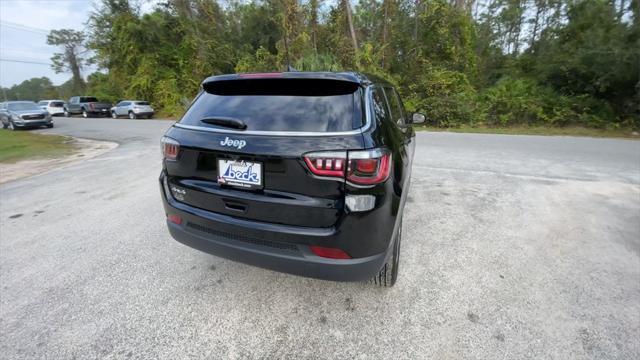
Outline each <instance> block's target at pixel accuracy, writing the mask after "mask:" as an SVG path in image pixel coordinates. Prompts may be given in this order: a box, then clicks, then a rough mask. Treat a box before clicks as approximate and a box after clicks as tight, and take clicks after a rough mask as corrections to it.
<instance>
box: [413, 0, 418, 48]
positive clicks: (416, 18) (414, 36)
mask: <svg viewBox="0 0 640 360" xmlns="http://www.w3.org/2000/svg"><path fill="white" fill-rule="evenodd" d="M414 11H415V16H414V19H413V20H414V21H413V41H417V40H418V22H419V21H420V0H416V1H415V10H414Z"/></svg>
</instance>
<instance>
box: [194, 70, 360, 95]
mask: <svg viewBox="0 0 640 360" xmlns="http://www.w3.org/2000/svg"><path fill="white" fill-rule="evenodd" d="M290 74H295V75H300V74H304V73H259V74H239V75H233V76H231V75H223V76H214V77H211V78H208V79H207V80H205V81H204V82H203V83H202V88H203V90H204V91H206V92H207V93H209V94H214V95H227V96H229V95H283V96H287V95H288V96H331V95H346V94H352V93H354V92H356V90H358V88H359V87H360V85H361V83H360V82H358V81H353V79H349V78H347V77H341V76H318V74H314V75H315V76H308V75H307V76H291V75H290ZM334 75H337V74H334Z"/></svg>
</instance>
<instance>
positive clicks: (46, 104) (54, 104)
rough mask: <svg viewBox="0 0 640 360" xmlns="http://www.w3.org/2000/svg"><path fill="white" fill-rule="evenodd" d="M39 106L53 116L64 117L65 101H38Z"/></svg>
mask: <svg viewBox="0 0 640 360" xmlns="http://www.w3.org/2000/svg"><path fill="white" fill-rule="evenodd" d="M38 106H40V108H41V109H42V110H46V111H47V112H48V113H49V114H51V115H64V101H63V100H40V101H38Z"/></svg>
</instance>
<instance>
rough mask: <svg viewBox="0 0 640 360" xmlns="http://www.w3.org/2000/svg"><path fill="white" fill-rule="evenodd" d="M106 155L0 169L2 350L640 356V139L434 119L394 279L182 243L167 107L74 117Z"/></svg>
mask: <svg viewBox="0 0 640 360" xmlns="http://www.w3.org/2000/svg"><path fill="white" fill-rule="evenodd" d="M56 120H57V121H56V127H55V128H54V129H51V130H42V131H43V132H55V133H62V134H67V135H73V136H79V137H84V138H94V139H101V140H109V141H115V142H118V143H119V144H120V146H119V147H118V148H116V149H114V150H112V151H110V152H109V153H107V154H104V155H102V156H99V157H96V158H93V159H89V160H87V161H84V162H82V163H78V164H75V165H71V166H68V167H65V168H63V169H60V170H54V171H52V172H49V173H46V174H43V175H38V176H34V177H30V178H27V179H23V180H19V181H14V182H9V183H6V184H2V185H0V286H1V293H0V294H1V297H0V357H2V358H6V359H18V358H52V359H62V358H118V359H120V358H158V359H180V358H198V359H201V358H265V359H266V358H268V359H272V358H298V359H306V358H310V359H325V358H326V359H329V358H331V359H333V358H343V359H352V358H358V359H360V358H362V359H365V358H370V359H405V358H406V359H416V358H447V359H449V358H468V359H496V358H508V359H511V358H519V359H520V358H531V359H541V358H549V359H637V358H640V340H638V339H640V142H639V141H630V140H610V139H591V138H572V137H536V136H508V135H479V134H453V133H426V132H420V133H419V134H418V139H417V141H418V147H417V151H416V158H415V164H414V169H413V179H412V189H411V194H410V199H409V201H408V203H407V209H406V212H405V218H404V220H405V223H404V230H403V235H404V239H403V248H402V258H401V274H400V278H399V281H398V283H397V285H396V287H394V288H392V289H377V288H374V287H372V286H370V285H369V284H362V283H334V282H328V281H321V280H312V279H306V278H301V277H295V276H291V275H286V274H280V273H275V272H271V271H267V270H263V269H258V268H253V267H250V266H246V265H242V264H238V263H234V262H231V261H227V260H223V259H220V258H216V257H213V256H210V255H207V254H204V253H200V252H198V251H196V250H193V249H190V248H188V247H185V246H183V245H181V244H179V243H177V242H176V241H174V240H172V239H171V237H170V236H169V234H168V232H167V230H166V226H165V224H164V213H163V210H162V206H161V201H160V194H159V189H158V184H157V176H158V174H159V171H160V151H159V138H160V136H161V135H162V133H163V132H164V130H165V129H166V128H167V127H168V126H170V125H171V122H167V121H147V120H140V121H129V120H111V119H88V120H85V119H77V118H74V119H65V118H57V119H56Z"/></svg>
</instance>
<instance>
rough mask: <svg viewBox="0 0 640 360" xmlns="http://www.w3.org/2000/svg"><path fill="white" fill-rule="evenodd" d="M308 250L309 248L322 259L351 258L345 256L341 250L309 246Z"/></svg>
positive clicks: (347, 255)
mask: <svg viewBox="0 0 640 360" xmlns="http://www.w3.org/2000/svg"><path fill="white" fill-rule="evenodd" d="M309 248H311V251H312V252H313V253H314V254H316V255H318V256H320V257H323V258H329V259H351V256H349V254H347V253H346V252H344V251H343V250H340V249H336V248H328V247H324V246H309Z"/></svg>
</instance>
